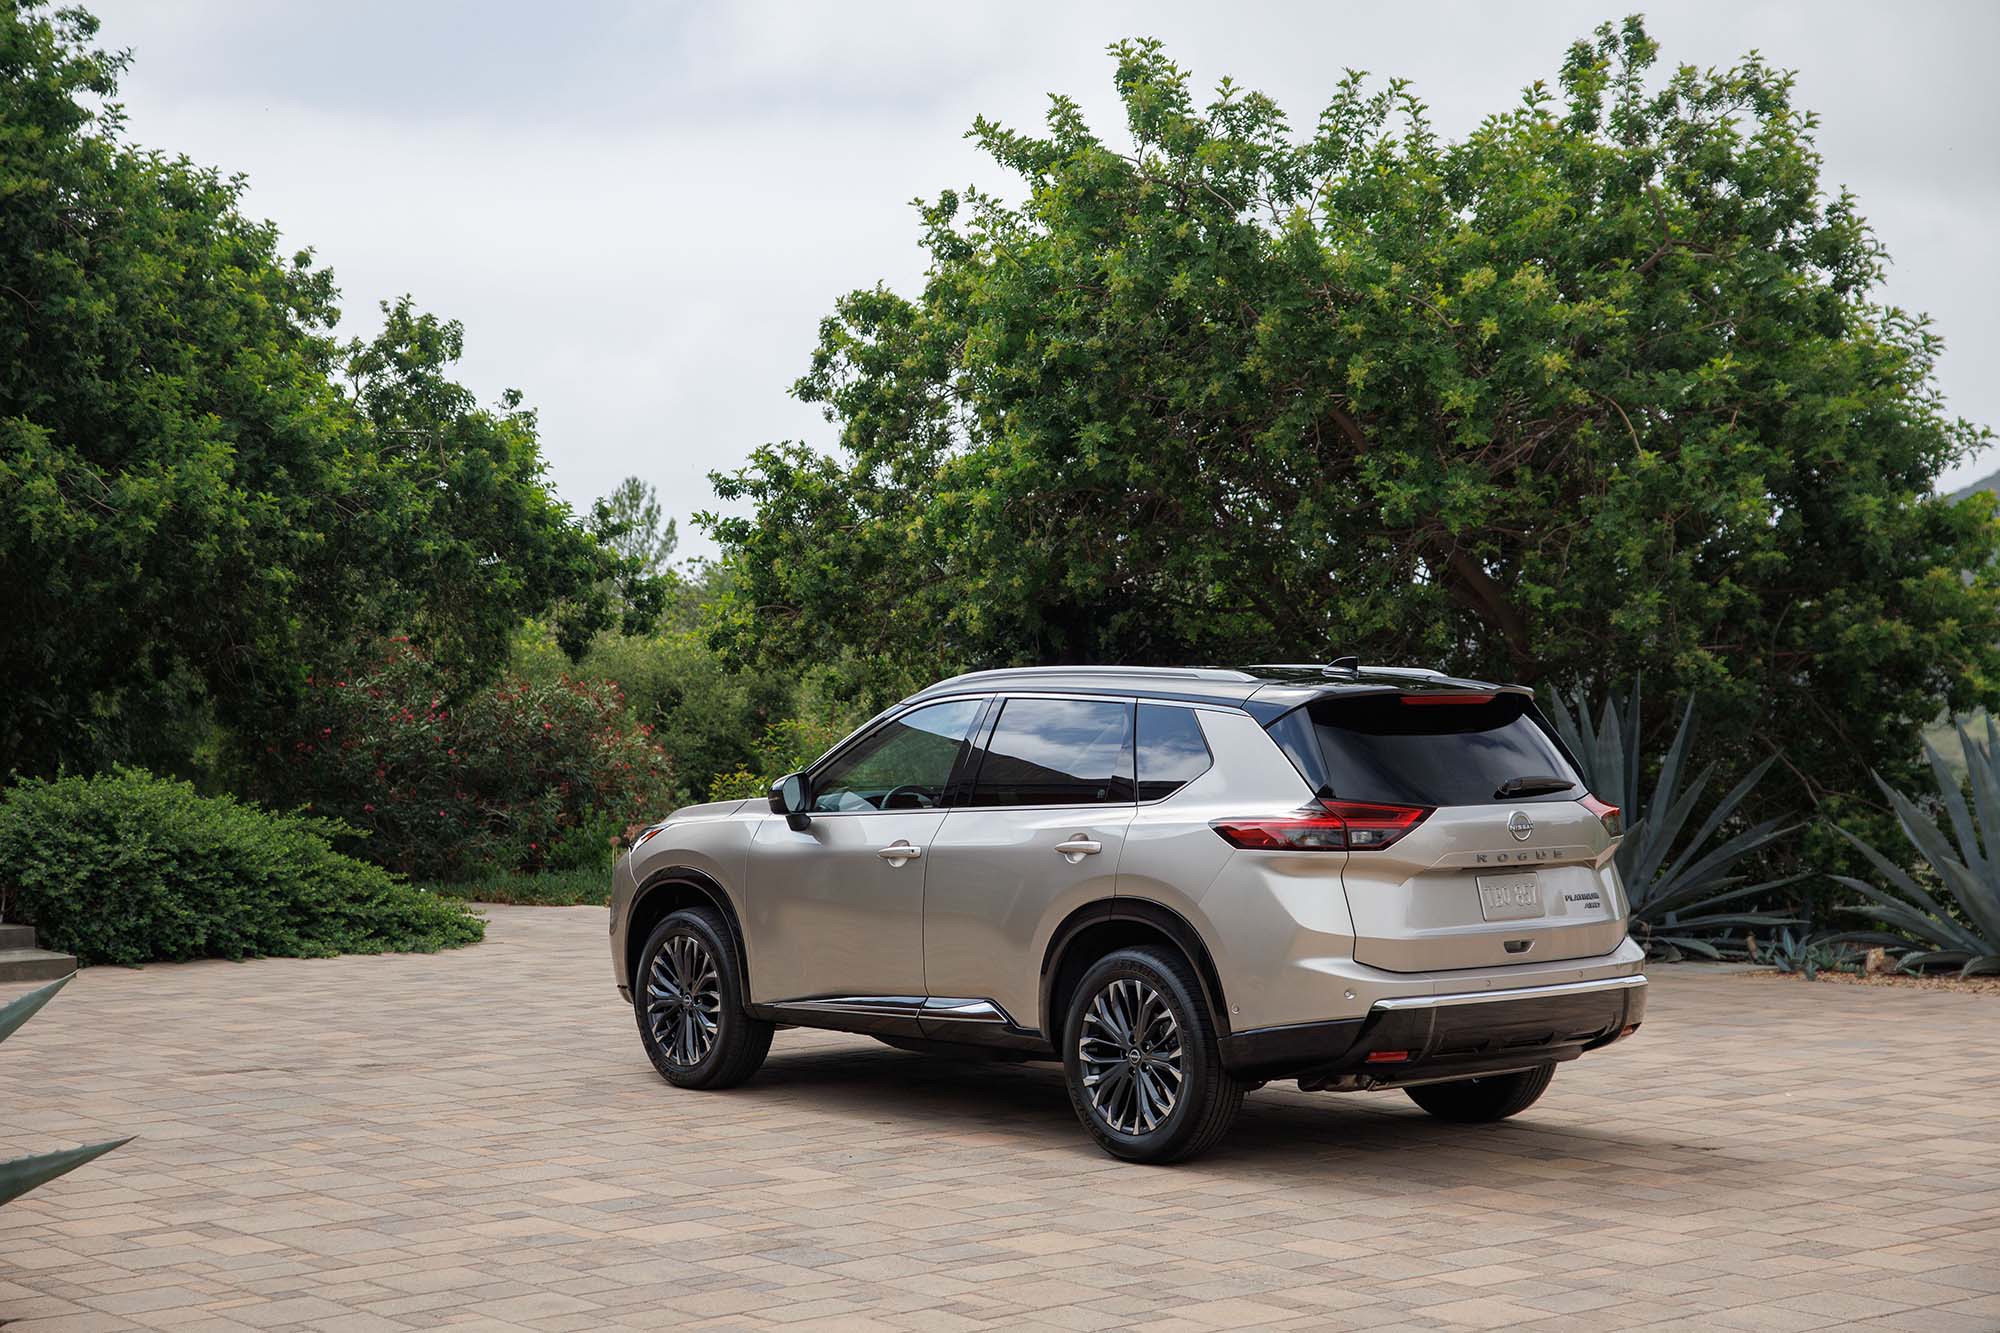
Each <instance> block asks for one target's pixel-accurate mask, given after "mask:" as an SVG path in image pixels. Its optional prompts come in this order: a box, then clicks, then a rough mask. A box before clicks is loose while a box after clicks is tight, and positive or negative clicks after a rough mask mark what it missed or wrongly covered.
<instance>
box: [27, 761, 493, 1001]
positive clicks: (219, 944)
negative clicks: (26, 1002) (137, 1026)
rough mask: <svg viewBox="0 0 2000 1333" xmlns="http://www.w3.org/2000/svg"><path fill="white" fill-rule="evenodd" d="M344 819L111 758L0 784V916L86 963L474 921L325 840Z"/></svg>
mask: <svg viewBox="0 0 2000 1333" xmlns="http://www.w3.org/2000/svg"><path fill="white" fill-rule="evenodd" d="M343 832H344V830H343V829H342V827H341V826H340V825H339V824H337V823H335V822H333V821H330V820H325V819H315V818H309V817H306V816H302V815H295V814H282V813H276V812H273V811H269V810H263V809H259V808H258V807H256V806H252V805H246V804H244V803H242V802H240V801H238V800H236V799H235V798H233V797H229V796H214V797H204V796H200V795H197V794H196V792H195V790H194V787H193V786H192V785H191V784H189V783H185V782H176V781H172V780H169V779H165V778H157V777H153V776H152V775H150V774H147V773H143V772H140V771H137V770H134V769H119V770H116V771H114V772H111V773H106V774H101V775H99V776H97V777H92V778H81V777H69V778H58V779H56V780H54V781H43V780H40V779H31V780H29V781H26V782H23V783H19V784H17V785H16V786H14V787H12V788H10V789H9V790H8V791H7V792H6V793H5V794H4V795H0V867H4V871H0V919H5V920H8V921H25V922H27V923H29V924H31V925H33V926H34V927H35V929H36V932H37V934H38V935H39V936H40V939H41V943H42V945H43V946H44V947H46V948H50V949H59V950H63V951H65V952H68V953H73V954H75V955H76V957H77V960H78V961H79V962H81V963H148V962H155V961H168V962H172V961H180V960H183V959H189V958H250V957H258V956H273V955H275V956H287V957H303V958H318V957H327V956H330V955H333V954H341V953H389V952H422V953H429V952H433V951H435V950H438V949H444V948H451V947H454V946H457V945H461V944H471V943H473V942H474V941H476V940H478V939H479V938H480V937H481V936H482V934H483V933H484V926H483V923H482V922H481V921H480V920H479V918H478V917H476V916H473V915H472V914H471V913H470V912H468V911H467V910H466V909H465V907H464V906H463V905H462V904H460V903H457V902H453V901H449V900H447V899H443V898H439V897H437V896H436V895H434V894H429V893H425V892H423V891H421V890H420V889H417V888H414V887H412V886H411V885H409V884H408V883H405V882H404V881H402V880H401V879H399V878H398V877H396V876H394V875H391V874H390V873H389V872H387V871H385V870H383V869H381V868H380V867H379V866H374V865H370V864H369V863H367V862H365V861H360V860H356V859H355V858H353V857H350V856H344V855H342V854H341V853H339V852H337V851H335V850H334V848H333V845H332V843H333V839H335V838H337V837H339V836H341V835H342V834H343Z"/></svg>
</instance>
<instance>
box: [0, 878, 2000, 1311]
mask: <svg viewBox="0 0 2000 1333" xmlns="http://www.w3.org/2000/svg"><path fill="white" fill-rule="evenodd" d="M492 915H493V927H492V931H491V934H490V936H489V939H488V942H487V943H485V944H484V945H481V946H479V947H477V948H473V949H466V950H461V951H459V952H456V953H452V954H445V955H441V956H437V957H414V956H404V957H391V958H343V959H338V960H331V961H322V962H297V961H269V962H258V963H250V964H228V963H201V964H193V965H184V966H175V967H152V968H146V969H144V970H138V971H127V970H119V969H112V968H101V969H95V970H92V971H90V972H87V973H85V974H84V975H83V976H82V977H81V978H79V979H78V981H76V982H75V983H73V984H72V985H71V986H70V988H69V989H68V990H67V991H66V992H64V994H63V995H62V996H60V997H59V998H58V999H57V1001H56V1003H55V1004H54V1005H52V1006H51V1007H50V1008H48V1009H46V1010H44V1011H43V1013H42V1014H41V1016H39V1017H38V1018H36V1019H35V1020H34V1021H33V1022H31V1023H30V1024H29V1025H28V1026H27V1027H26V1028H24V1029H23V1030H22V1031H21V1032H20V1033H19V1034H17V1035H16V1036H15V1037H14V1038H13V1039H11V1040H10V1041H9V1042H8V1043H7V1044H6V1046H5V1047H4V1048H0V1156H7V1155H10V1153H9V1152H8V1150H9V1149H14V1150H21V1149H27V1148H39V1147H45V1146H51V1145H52V1143H53V1140H54V1139H56V1138H62V1139H68V1140H75V1139H78V1138H86V1137H87V1138H93V1139H94V1138H103V1137H111V1136H114V1135H117V1134H122V1133H137V1134H139V1135H140V1136H141V1137H140V1138H139V1140H138V1141H137V1142H136V1143H133V1144H132V1145H130V1146H129V1147H127V1148H125V1149H123V1150H122V1151H120V1152H118V1153H115V1154H113V1155H112V1156H110V1157H107V1158H105V1159H103V1160H102V1161H101V1162H99V1163H96V1164H94V1165H92V1166H88V1167H85V1168H84V1169H83V1170H82V1171H80V1172H78V1173H77V1174H75V1175H72V1176H70V1177H68V1178H67V1179H65V1180H62V1181H59V1182H57V1183H56V1184H54V1185H51V1186H47V1187H45V1188H44V1189H43V1190H41V1191H39V1192H37V1193H35V1194H32V1195H29V1196H27V1197H26V1198H24V1199H22V1200H19V1201H17V1202H16V1203H14V1204H12V1205H9V1206H8V1207H6V1208H4V1209H0V1322H4V1321H8V1320H18V1321H20V1322H19V1323H8V1324H7V1329H6V1333H30V1331H31V1330H33V1331H36V1333H39V1331H40V1330H52V1329H58V1328H63V1329H120V1328H134V1327H143V1328H169V1327H172V1328H183V1327H185V1328H294V1329H328V1330H332V1329H352V1330H366V1329H399V1328H425V1327H437V1326H442V1325H452V1326H482V1327H489V1328H511V1327H524V1328H538V1329H594V1328H600V1327H606V1326H613V1325H637V1326H644V1327H669V1326H677V1327H703V1326H707V1325H708V1322H709V1321H713V1324H714V1326H717V1327H723V1326H742V1327H764V1326H771V1325H782V1324H790V1325H794V1326H797V1327H802V1328H830V1327H836V1326H846V1327H856V1328H861V1327H893V1328H907V1329H923V1330H949V1329H956V1328H973V1327H999V1328H1030V1327H1033V1328H1061V1329H1094V1328H1111V1327H1117V1326H1121V1325H1126V1324H1145V1325H1146V1326H1148V1327H1151V1328H1156V1329H1166V1328H1184V1329H1214V1328H1228V1327H1265V1326H1275V1327H1296V1328H1329V1327H1354V1328H1389V1327H1397V1328H1429V1329H1461V1328H1494V1327H1508V1326H1522V1327H1530V1328H1536V1329H1603V1328H1614V1327H1622V1326H1633V1325H1641V1324H1646V1325H1654V1326H1662V1327H1673V1326H1679V1327H1684V1328H1703V1329H1714V1328H1734V1329H1805V1328H1820V1327H1834V1326H1848V1325H1853V1324H1866V1325H1868V1326H1871V1327H1883V1328H1908V1329H1927V1330H1936V1331H1937V1333H1950V1330H1957V1329H1968V1330H1969V1329H1981V1330H1992V1329H2000V1001H1996V1000H1994V999H1993V998H1991V997H1982V996H1966V995H1955V994H1939V993H1929V992H1905V991H1893V992H1885V991H1879V990H1864V989H1860V988H1849V987H1834V986H1817V987H1815V986H1808V985H1805V984H1802V983H1801V984H1783V985H1781V984H1774V983H1770V982H1765V981H1758V980H1753V979H1747V978H1741V977H1727V976H1713V975H1710V976H1697V975H1687V974H1686V973H1683V972H1675V971H1673V970H1671V969H1669V970H1668V971H1667V972H1666V974H1665V975H1664V976H1662V977H1660V978H1659V979H1658V980H1657V982H1656V984H1655V988H1654V992H1653V999H1652V1007H1651V1009H1650V1010H1649V1021H1648V1023H1647V1025H1646V1028H1645V1030H1644V1031H1642V1032H1641V1033H1640V1035H1639V1036H1638V1037H1636V1038H1635V1039H1633V1040H1632V1041H1630V1042H1628V1043H1626V1044H1625V1045H1624V1046H1622V1047H1620V1048H1618V1049H1616V1050H1614V1051H1611V1052H1608V1053H1606V1054H1603V1055H1599V1056H1597V1057H1595V1058H1590V1059H1586V1060H1584V1061H1583V1062H1582V1063H1581V1064H1579V1065H1572V1066H1569V1067H1568V1068H1566V1069H1564V1070H1563V1071H1562V1072H1561V1073H1560V1074H1559V1075H1558V1076H1557V1079H1556V1083H1555V1087H1554V1088H1553V1089H1552V1090H1551V1091H1550V1093H1549V1095H1548V1096H1547V1097H1546V1098H1545V1099H1544V1100H1543V1101H1542V1103H1541V1104H1540V1105H1539V1106H1537V1107H1535V1108H1534V1109H1533V1110H1531V1111H1529V1112H1528V1113H1527V1114H1526V1115H1525V1116H1524V1117H1522V1118H1521V1119H1519V1120H1516V1121H1514V1122H1511V1123H1509V1124H1506V1125H1500V1126H1491V1127H1483V1128H1475V1129H1462V1128H1453V1127H1450V1126H1446V1125H1444V1124H1441V1123H1439V1122H1436V1121H1433V1120H1430V1119H1429V1118H1427V1117H1426V1116H1424V1115H1422V1114H1421V1113H1419V1112H1418V1111H1417V1110H1416V1109H1415V1107H1414V1106H1412V1105H1411V1104H1410V1102H1409V1101H1408V1099H1407V1098H1405V1097H1403V1096H1402V1095H1400V1094H1375V1095H1363V1096H1355V1095H1349V1096H1334V1095H1328V1094H1317V1095H1303V1094H1300V1093H1298V1092H1296V1091H1292V1090H1288V1089H1281V1088H1275V1087H1274V1088H1269V1089H1266V1090H1264V1091H1262V1092H1259V1093H1255V1094H1253V1095H1252V1096H1251V1098H1250V1101H1249V1104H1248V1107H1247V1108H1246V1111H1245V1114H1244V1116H1243V1118H1242V1120H1241V1121H1239V1122H1238V1125H1237V1128H1236V1132H1235V1135H1234V1137H1233V1138H1232V1139H1231V1140H1230V1141H1229V1142H1228V1143H1227V1144H1225V1145H1224V1147H1223V1149H1222V1150H1220V1151H1218V1152H1216V1153H1215V1154H1214V1155H1213V1156H1210V1157H1208V1158H1204V1159H1203V1160H1201V1161H1200V1162H1198V1163H1195V1164H1191V1165H1189V1166H1185V1167H1177V1168H1168V1169H1158V1168H1146V1167H1135V1166H1124V1165H1120V1164H1118V1163H1114V1162H1113V1161H1111V1160H1110V1159H1109V1158H1106V1157H1103V1156H1101V1155H1100V1154H1099V1153H1098V1152H1097V1150H1096V1149H1095V1148H1094V1147H1092V1146H1090V1145H1089V1144H1088V1143H1087V1141H1086V1140H1085V1138H1084V1135H1083V1133H1082V1131H1081V1130H1080V1129H1079V1128H1078V1126H1077V1125H1076V1124H1075V1122H1074V1121H1073V1119H1072V1117H1071V1114H1070V1110H1069V1107H1068V1104H1067V1102H1066V1101H1065V1099H1064V1096H1063V1092H1062V1087H1061V1084H1060V1082H1059V1081H1058V1076H1057V1074H1056V1073H1055V1072H1053V1071H1050V1070H1046V1069H1043V1068H1040V1067H1033V1068H1020V1067H1015V1068H993V1067H968V1066H960V1065H954V1064H949V1063H942V1062H935V1061H929V1060H925V1059H922V1058H919V1057H916V1056H911V1055H904V1054H901V1053H899V1052H895V1051H891V1050H889V1049H887V1048H886V1047H883V1046H880V1045H877V1044H875V1043H874V1042H871V1041H869V1040H867V1039H865V1038H858V1037H847V1036H838V1035H831V1034H817V1033H806V1032H790V1033H783V1034H780V1036H779V1038H778V1042H777V1045H776V1047H775V1048H774V1050H773V1053H772V1057H771V1060H770V1062H769V1063H768V1064H767V1065H766V1066H765V1069H764V1072H763V1073H762V1074H761V1075H760V1076H759V1077H758V1078H757V1079H755V1080H753V1081H752V1082H751V1083H750V1084H749V1085H748V1086H746V1087H744V1088H742V1089H740V1090H737V1091H734V1092H730V1093H722V1094H702V1093H684V1092H678V1091H675V1090H673V1089H671V1088H669V1087H667V1086H666V1085H665V1084H664V1083H662V1082H661V1081H660V1080H659V1079H658V1078H657V1077H656V1076H655V1075H654V1074H653V1072H652V1069H651V1067H650V1066H648V1065H647V1063H646V1060H645V1058H644V1056H643V1055H642V1054H641V1053H640V1050H639V1046H638V1042H637V1039H636V1037H635V1036H634V1034H633V1031H632V1024H631V1019H630V1017H629V1014H628V1013H627V1011H625V1010H623V1009H621V1008H620V1007H619V1005H618V1001H617V995H616V993H615V992H614V991H613V990H612V989H611V986H610V982H609V979H608V976H607V974H606V965H605V962H604V957H603V955H604V914H603V912H602V911H600V910H596V909H589V908H567V909H557V908H539V909H538V908H496V909H493V913H492Z"/></svg>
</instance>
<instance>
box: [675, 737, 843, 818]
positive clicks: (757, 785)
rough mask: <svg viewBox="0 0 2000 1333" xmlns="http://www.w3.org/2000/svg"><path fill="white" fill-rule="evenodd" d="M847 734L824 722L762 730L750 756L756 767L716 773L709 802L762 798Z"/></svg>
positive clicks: (711, 783) (709, 792) (711, 780)
mask: <svg viewBox="0 0 2000 1333" xmlns="http://www.w3.org/2000/svg"><path fill="white" fill-rule="evenodd" d="M849 730H851V728H849V727H848V726H847V725H846V724H844V723H841V722H834V721H828V720H826V719H823V718H813V717H794V718H786V719H784V720H783V721H779V722H773V723H772V724H771V725H770V726H768V727H766V728H764V737H763V740H762V741H760V742H759V743H758V745H757V749H756V752H755V753H754V754H753V755H752V756H751V762H752V763H753V764H754V765H755V767H754V768H739V769H737V770H735V771H734V772H730V773H717V774H716V775H715V776H714V777H713V778H711V779H710V780H709V784H708V799H709V800H711V801H733V800H736V799H738V798H740V797H756V796H763V795H765V794H766V793H768V792H769V791H770V790H771V784H772V783H774V782H776V781H777V780H778V779H779V778H781V777H783V776H785V774H787V773H796V772H798V771H799V770H800V769H802V768H804V767H806V766H807V765H808V764H810V763H812V761H813V760H815V759H817V758H819V757H820V756H821V755H823V754H825V753H826V752H827V751H828V750H830V749H832V748H833V746H834V743H835V742H836V741H838V740H840V738H841V737H843V736H845V735H846V734H847V733H848V731H849Z"/></svg>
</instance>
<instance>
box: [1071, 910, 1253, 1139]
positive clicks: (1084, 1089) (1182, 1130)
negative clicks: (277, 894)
mask: <svg viewBox="0 0 2000 1333" xmlns="http://www.w3.org/2000/svg"><path fill="white" fill-rule="evenodd" d="M1063 1032H1064V1038H1063V1074H1064V1076H1065V1081H1066V1082H1067V1083H1068V1085H1069V1099H1070V1104H1071V1105H1072V1106H1074V1107H1075V1108H1076V1114H1077V1118H1078V1119H1079V1120H1081V1121H1083V1126H1084V1128H1085V1129H1087V1130H1089V1131H1090V1134H1091V1137H1092V1138H1094V1139H1096V1140H1097V1142H1098V1146H1099V1147H1101V1148H1103V1149H1104V1150H1105V1151H1106V1152H1108V1153H1110V1154H1111V1155H1112V1156H1113V1157H1119V1158H1123V1159H1124V1160H1126V1161H1128V1162H1177V1161H1181V1160H1182V1159H1184V1158H1188V1157H1192V1156H1194V1155H1195V1154H1197V1153H1200V1152H1205V1151H1207V1150H1208V1149H1209V1148H1210V1147H1213V1146H1214V1144H1215V1143H1216V1141H1217V1140H1219V1139H1220V1138H1221V1137H1222V1136H1223V1134H1225V1133H1226V1132H1228V1129H1229V1124H1230V1121H1232V1120H1234V1119H1235V1118H1236V1112H1237V1111H1238V1109H1240V1108H1241V1107H1242V1105H1243V1092H1244V1085H1243V1084H1242V1083H1241V1082H1239V1081H1237V1080H1236V1079H1234V1078H1231V1077H1230V1076H1229V1074H1228V1073H1227V1072H1225V1071H1224V1069H1223V1068H1222V1056H1221V1053H1220V1051H1219V1050H1218V1049H1217V1046H1216V1041H1215V1024H1214V1022H1213V1021H1212V1020H1211V1019H1210V1017H1209V1013H1208V1006H1207V1005H1206V1004H1205V1003H1203V1001H1202V997H1201V985H1200V983H1199V982H1198V981H1197V980H1196V979H1195V976H1194V971H1193V969H1192V968H1190V967H1189V966H1188V964H1187V962H1186V960H1184V959H1182V958H1181V957H1180V956H1178V955H1177V954H1174V953H1171V952H1169V951H1167V950H1165V949H1161V948H1155V947H1152V946H1144V947H1140V948H1132V949H1120V950H1118V951H1117V952H1116V953H1113V954H1111V955H1109V956H1108V957H1106V958H1104V959H1102V960H1100V961H1099V962H1098V963H1096V964H1095V965H1094V966H1092V967H1091V969H1090V970H1089V971H1088V972H1086V973H1084V975H1083V979H1082V980H1081V981H1079V982H1078V983H1077V986H1076V990H1075V992H1074V994H1073V996H1072V998H1071V1000H1070V1004H1069V1013H1068V1015H1067V1022H1065V1023H1064V1025H1063Z"/></svg>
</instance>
